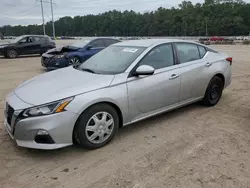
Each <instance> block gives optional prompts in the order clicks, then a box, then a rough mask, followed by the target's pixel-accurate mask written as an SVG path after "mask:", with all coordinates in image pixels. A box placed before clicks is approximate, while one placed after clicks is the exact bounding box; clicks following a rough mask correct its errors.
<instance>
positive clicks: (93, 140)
mask: <svg viewBox="0 0 250 188" xmlns="http://www.w3.org/2000/svg"><path fill="white" fill-rule="evenodd" d="M118 127H119V117H118V114H117V112H116V110H115V109H114V108H113V107H112V106H110V105H108V104H98V105H95V106H92V107H90V108H89V109H87V110H86V111H85V112H84V113H82V114H81V116H80V117H79V119H78V121H77V123H76V126H75V129H74V139H75V141H76V142H77V143H78V144H79V145H80V146H82V147H84V148H87V149H97V148H100V147H103V146H105V145H106V144H107V143H109V142H110V141H111V140H112V139H113V138H114V136H115V134H116V132H117V130H118Z"/></svg>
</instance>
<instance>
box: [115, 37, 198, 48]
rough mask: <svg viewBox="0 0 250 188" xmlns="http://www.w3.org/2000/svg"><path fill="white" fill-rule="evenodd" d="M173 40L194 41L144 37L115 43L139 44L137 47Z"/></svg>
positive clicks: (124, 44) (118, 44)
mask: <svg viewBox="0 0 250 188" xmlns="http://www.w3.org/2000/svg"><path fill="white" fill-rule="evenodd" d="M171 42H188V43H194V44H197V43H195V42H193V41H187V40H178V39H143V40H127V41H123V42H120V43H116V44H113V45H115V46H137V47H146V48H147V47H150V46H152V45H157V44H162V43H171Z"/></svg>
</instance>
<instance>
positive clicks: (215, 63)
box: [205, 52, 232, 87]
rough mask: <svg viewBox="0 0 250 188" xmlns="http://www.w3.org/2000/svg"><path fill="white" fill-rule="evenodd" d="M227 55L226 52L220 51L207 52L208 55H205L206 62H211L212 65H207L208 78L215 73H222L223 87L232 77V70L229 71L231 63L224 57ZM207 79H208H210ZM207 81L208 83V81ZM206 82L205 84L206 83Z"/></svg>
mask: <svg viewBox="0 0 250 188" xmlns="http://www.w3.org/2000/svg"><path fill="white" fill-rule="evenodd" d="M227 57H229V56H227V55H226V54H220V53H213V52H208V55H207V56H206V59H205V60H207V61H208V62H212V66H211V67H209V69H208V70H209V71H208V74H209V78H210V80H211V79H212V78H213V77H214V76H215V75H217V74H222V75H223V76H224V78H225V85H224V87H227V86H228V85H229V84H230V83H231V79H232V71H231V65H230V63H229V62H228V61H227V60H226V58H227ZM210 80H209V81H210ZM209 81H208V83H209ZM208 83H207V85H208Z"/></svg>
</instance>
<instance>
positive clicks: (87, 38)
mask: <svg viewBox="0 0 250 188" xmlns="http://www.w3.org/2000/svg"><path fill="white" fill-rule="evenodd" d="M95 39H112V40H117V41H119V40H118V39H114V38H110V37H82V38H81V39H80V40H95Z"/></svg>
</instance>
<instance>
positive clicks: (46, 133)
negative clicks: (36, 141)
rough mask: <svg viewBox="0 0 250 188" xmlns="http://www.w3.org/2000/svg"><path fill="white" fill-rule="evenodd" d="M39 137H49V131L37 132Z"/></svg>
mask: <svg viewBox="0 0 250 188" xmlns="http://www.w3.org/2000/svg"><path fill="white" fill-rule="evenodd" d="M37 135H49V133H48V131H45V130H39V131H38V132H37Z"/></svg>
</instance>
